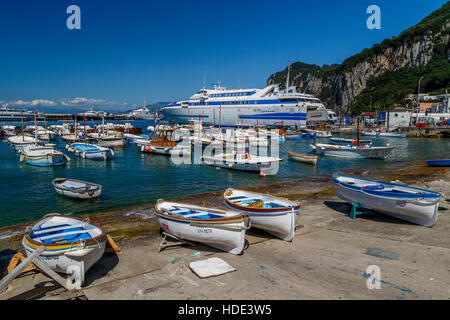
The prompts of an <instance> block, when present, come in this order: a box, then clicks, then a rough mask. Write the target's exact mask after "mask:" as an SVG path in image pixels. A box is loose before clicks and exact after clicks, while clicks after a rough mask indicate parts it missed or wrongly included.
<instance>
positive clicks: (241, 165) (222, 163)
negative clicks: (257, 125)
mask: <svg viewBox="0 0 450 320" xmlns="http://www.w3.org/2000/svg"><path fill="white" fill-rule="evenodd" d="M201 161H202V162H203V163H204V164H206V165H209V166H214V167H220V168H225V169H233V170H241V171H252V172H263V173H264V174H265V175H275V174H277V171H278V163H279V162H280V161H281V159H279V158H270V157H264V158H263V159H261V158H257V157H256V158H254V159H247V160H243V159H233V158H230V159H224V158H222V157H216V156H203V157H202V158H201ZM274 163H276V165H275V166H274V167H273V164H274Z"/></svg>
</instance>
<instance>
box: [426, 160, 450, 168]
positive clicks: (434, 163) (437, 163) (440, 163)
mask: <svg viewBox="0 0 450 320" xmlns="http://www.w3.org/2000/svg"><path fill="white" fill-rule="evenodd" d="M427 165H429V166H431V167H450V159H437V160H427Z"/></svg>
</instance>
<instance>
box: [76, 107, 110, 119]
mask: <svg viewBox="0 0 450 320" xmlns="http://www.w3.org/2000/svg"><path fill="white" fill-rule="evenodd" d="M80 116H82V117H85V118H88V119H92V120H100V119H102V118H103V117H106V116H108V112H105V111H95V110H94V108H93V107H91V109H90V110H88V111H86V112H83V113H80Z"/></svg>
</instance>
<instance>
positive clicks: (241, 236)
mask: <svg viewBox="0 0 450 320" xmlns="http://www.w3.org/2000/svg"><path fill="white" fill-rule="evenodd" d="M155 210H156V216H157V219H158V223H159V224H160V225H161V228H162V229H163V230H165V231H166V232H167V233H169V234H172V235H174V236H176V237H178V238H180V239H185V240H191V241H197V242H201V243H204V244H206V245H208V246H210V247H213V248H217V249H220V250H223V251H226V252H229V253H232V254H240V253H241V252H242V250H243V249H244V244H245V232H246V230H247V229H249V228H250V219H249V217H248V216H247V215H246V214H245V213H241V212H238V211H232V210H222V209H218V208H210V207H203V206H196V205H190V204H184V203H176V202H166V201H164V200H161V199H160V200H158V201H157V202H156V205H155Z"/></svg>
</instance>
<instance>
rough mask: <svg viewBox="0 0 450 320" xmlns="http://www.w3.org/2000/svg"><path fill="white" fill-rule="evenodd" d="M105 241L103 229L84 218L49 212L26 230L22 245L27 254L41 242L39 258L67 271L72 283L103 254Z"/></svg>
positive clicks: (81, 280)
mask: <svg viewBox="0 0 450 320" xmlns="http://www.w3.org/2000/svg"><path fill="white" fill-rule="evenodd" d="M106 241H107V237H106V234H105V232H104V231H103V230H102V229H101V228H100V227H98V226H96V225H94V224H92V223H90V222H88V221H86V220H82V219H79V218H74V217H68V216H63V215H58V214H51V215H47V216H45V217H44V218H42V219H41V220H39V221H38V222H37V223H36V224H34V225H33V227H32V228H31V230H29V231H27V234H26V235H25V236H24V237H23V240H22V245H23V247H24V249H25V252H26V254H27V255H28V256H29V255H31V254H32V253H33V252H34V251H35V250H36V249H37V248H39V247H40V246H44V247H45V250H44V252H43V253H42V254H41V255H39V259H41V260H42V261H43V262H45V263H46V264H47V265H48V267H50V268H51V269H52V270H54V271H56V272H62V273H66V274H70V275H71V279H72V280H73V281H75V284H74V285H77V284H78V286H81V285H82V284H83V282H84V276H85V273H86V272H87V271H88V270H89V268H90V267H92V265H93V264H94V263H96V262H97V261H98V260H100V258H101V257H102V255H103V253H104V251H105V245H106ZM78 289H79V287H78Z"/></svg>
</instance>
